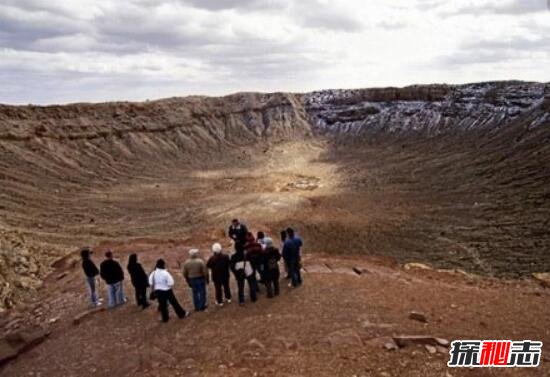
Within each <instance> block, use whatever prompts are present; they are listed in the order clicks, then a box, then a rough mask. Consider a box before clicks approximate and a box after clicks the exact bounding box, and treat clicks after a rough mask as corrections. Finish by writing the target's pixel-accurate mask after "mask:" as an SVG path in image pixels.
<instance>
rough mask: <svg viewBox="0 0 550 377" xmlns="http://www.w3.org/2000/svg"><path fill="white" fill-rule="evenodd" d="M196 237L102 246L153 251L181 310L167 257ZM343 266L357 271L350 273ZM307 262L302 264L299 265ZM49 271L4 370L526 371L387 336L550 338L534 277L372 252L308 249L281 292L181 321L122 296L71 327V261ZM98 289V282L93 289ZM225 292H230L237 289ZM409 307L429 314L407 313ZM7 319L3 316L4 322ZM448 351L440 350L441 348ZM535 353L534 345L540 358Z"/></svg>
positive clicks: (81, 302) (80, 299)
mask: <svg viewBox="0 0 550 377" xmlns="http://www.w3.org/2000/svg"><path fill="white" fill-rule="evenodd" d="M209 243H210V241H208V240H205V239H204V238H196V239H190V240H186V241H174V242H168V243H167V242H163V241H160V240H157V241H155V240H138V241H134V242H131V243H122V244H120V243H115V244H103V245H101V246H100V247H98V248H97V254H99V253H100V252H101V251H102V250H104V249H105V248H107V247H112V248H114V249H115V250H116V252H117V255H118V256H119V257H120V258H121V260H122V261H123V264H125V262H126V259H127V254H128V253H129V252H131V251H137V252H138V253H139V255H140V258H141V259H142V262H143V264H144V266H146V269H149V268H150V267H151V266H152V265H153V262H154V260H155V259H156V258H157V257H158V256H160V255H162V256H164V257H165V258H166V259H167V261H168V266H169V269H170V270H171V271H172V272H173V273H174V275H175V276H176V287H177V289H176V294H177V296H178V297H179V298H180V300H181V301H182V302H183V305H184V307H185V308H190V307H191V304H190V299H189V292H188V289H187V288H186V287H184V283H183V279H182V278H181V275H180V273H179V272H178V271H177V270H178V268H177V263H178V261H181V260H182V259H183V258H184V256H185V251H186V250H187V248H188V247H189V246H191V245H200V246H201V247H202V248H203V249H204V248H206V247H207V245H208V244H209ZM353 267H355V268H356V269H357V270H359V271H362V273H361V274H357V273H356V272H354V271H353ZM307 271H309V272H307ZM65 272H66V273H67V274H66V275H64V276H63V277H62V278H61V279H59V280H57V279H58V277H59V275H56V276H51V277H50V279H49V280H48V281H47V283H46V285H45V287H44V289H43V290H42V291H41V297H40V298H39V300H37V304H36V306H30V307H29V308H28V309H29V311H30V312H31V313H34V314H32V315H31V316H30V317H26V319H24V320H22V321H21V322H20V324H19V325H20V326H21V327H24V326H27V325H29V324H30V323H32V322H34V323H36V324H41V325H42V326H44V327H48V328H50V329H51V330H52V333H51V335H50V336H49V337H48V338H47V339H46V340H45V341H44V342H43V343H42V344H40V345H39V346H37V347H36V348H34V349H33V350H31V351H29V352H28V353H25V354H23V355H21V356H20V357H19V358H18V359H16V360H15V361H13V362H11V363H10V364H8V365H7V366H6V367H5V368H4V369H3V370H2V375H3V376H42V377H50V376H52V377H53V376H59V375H60V374H63V375H65V376H81V375H83V374H93V375H95V376H113V375H119V376H127V375H134V376H174V375H181V376H193V375H196V376H199V375H200V376H203V375H212V376H227V375H230V376H231V375H235V376H237V375H238V376H250V375H258V376H269V375H277V376H279V375H283V376H306V375H321V376H334V375H339V376H354V375H357V376H419V375H423V376H449V375H450V376H493V375H494V376H496V375H497V374H498V375H499V376H523V375H525V376H545V375H548V373H549V372H550V369H548V365H547V361H548V358H547V357H545V359H544V361H543V362H542V363H541V367H540V368H538V369H532V370H526V369H524V370H519V369H507V370H474V371H469V370H449V369H447V367H446V362H447V360H448V355H447V354H445V353H435V354H430V353H429V352H428V351H427V350H426V349H425V348H424V347H423V346H408V347H405V348H402V349H399V350H387V349H385V348H384V343H385V342H387V339H388V337H391V336H395V335H403V334H407V335H429V336H434V337H440V338H445V339H448V340H453V339H514V340H522V339H536V340H542V341H544V342H545V343H547V342H550V330H549V329H550V322H549V321H550V309H549V308H550V306H549V305H548V302H549V300H550V292H548V290H544V289H542V288H541V287H539V286H538V285H537V284H535V283H534V282H532V281H524V282H522V281H499V280H487V279H481V278H477V277H474V276H466V275H463V274H459V273H450V272H437V271H424V270H411V271H404V270H402V269H400V268H399V267H397V266H395V265H392V264H391V263H388V262H385V261H384V260H382V259H377V258H357V257H338V258H337V257H334V256H329V255H322V254H309V255H308V256H307V259H306V261H305V271H304V279H305V284H304V286H303V287H302V288H299V289H296V290H293V289H291V288H288V287H286V284H284V283H283V288H282V292H281V295H280V296H279V297H277V298H275V299H272V300H269V299H267V298H266V297H265V296H260V299H259V301H258V302H257V303H255V304H252V303H249V302H247V304H246V306H245V307H239V306H238V305H235V304H234V303H233V304H230V305H228V306H227V307H224V308H216V307H214V306H213V303H212V300H213V298H212V287H210V288H209V301H210V308H209V309H208V310H207V311H206V312H204V313H194V314H192V315H191V316H190V317H189V318H187V319H185V320H178V319H176V318H175V317H174V316H173V317H172V318H171V321H170V322H169V323H168V324H161V323H159V322H158V313H157V312H156V310H154V308H149V309H147V310H145V311H142V310H141V309H139V308H137V307H136V306H135V305H134V303H133V299H132V296H131V294H132V291H131V288H130V287H129V286H128V282H126V283H127V284H126V292H127V294H128V296H129V298H130V300H129V303H128V304H127V305H125V306H123V307H121V308H118V309H115V310H112V311H102V312H99V313H96V314H93V315H91V316H90V317H88V318H86V319H84V320H82V321H81V323H79V324H77V325H74V324H73V318H75V316H77V315H78V314H79V313H81V312H83V311H85V310H86V308H87V294H86V289H85V285H84V282H83V279H82V274H81V271H80V268H79V266H78V265H77V266H75V267H72V268H71V267H69V268H68V269H67V270H66V271H65ZM102 288H103V287H102ZM233 288H234V293H235V292H236V290H235V287H233ZM411 311H418V312H421V313H423V314H424V315H425V316H426V317H427V320H428V322H427V324H424V323H421V322H418V321H414V320H411V319H409V318H408V316H409V313H410V312H411ZM4 323H5V322H4ZM443 352H446V350H443ZM544 355H545V352H544V351H543V356H544Z"/></svg>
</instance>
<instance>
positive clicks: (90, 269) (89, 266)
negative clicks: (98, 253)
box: [80, 247, 101, 306]
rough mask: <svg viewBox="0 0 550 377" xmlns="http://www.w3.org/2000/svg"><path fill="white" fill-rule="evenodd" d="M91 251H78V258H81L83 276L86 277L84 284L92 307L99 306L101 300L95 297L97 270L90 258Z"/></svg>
mask: <svg viewBox="0 0 550 377" xmlns="http://www.w3.org/2000/svg"><path fill="white" fill-rule="evenodd" d="M91 254H92V251H91V250H90V249H89V248H87V247H86V248H84V249H82V250H81V251H80V257H81V258H82V269H83V270H84V275H86V283H87V284H88V288H89V290H90V301H91V302H92V305H93V306H100V305H101V299H99V298H98V297H97V292H96V279H97V275H99V270H98V269H97V267H96V265H95V263H94V262H93V261H92V258H91Z"/></svg>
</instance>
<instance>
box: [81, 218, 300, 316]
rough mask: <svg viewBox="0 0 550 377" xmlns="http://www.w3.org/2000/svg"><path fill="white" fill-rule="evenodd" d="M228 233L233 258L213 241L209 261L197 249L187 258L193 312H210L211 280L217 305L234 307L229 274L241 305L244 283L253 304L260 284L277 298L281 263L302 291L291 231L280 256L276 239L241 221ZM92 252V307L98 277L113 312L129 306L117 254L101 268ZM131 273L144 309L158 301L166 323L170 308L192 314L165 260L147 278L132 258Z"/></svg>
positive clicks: (88, 270) (284, 234)
mask: <svg viewBox="0 0 550 377" xmlns="http://www.w3.org/2000/svg"><path fill="white" fill-rule="evenodd" d="M228 235H229V237H230V238H231V240H232V243H233V246H234V252H233V254H232V255H231V256H230V255H228V254H226V253H225V252H224V251H223V248H222V246H221V244H220V243H215V244H213V245H212V253H213V254H212V256H211V257H210V258H209V259H208V260H207V261H204V260H203V259H202V258H201V257H200V252H199V250H198V249H191V250H189V258H188V259H187V260H186V261H185V262H184V263H183V266H182V275H183V278H184V279H185V281H186V283H187V285H188V286H189V287H190V288H191V291H192V297H193V306H194V308H195V311H204V310H206V308H207V306H208V302H207V286H208V284H209V283H210V281H212V282H213V283H214V290H215V302H216V305H218V306H223V305H224V304H225V303H231V297H232V296H231V287H230V279H231V273H232V274H233V276H234V278H235V280H236V282H237V290H238V301H239V304H240V305H244V302H245V285H248V291H249V296H250V301H251V302H255V301H256V300H257V295H258V294H259V293H260V292H261V288H260V286H261V285H263V286H265V290H266V295H267V297H268V298H273V297H274V296H277V295H279V292H280V287H279V280H280V269H279V261H280V260H281V259H283V261H284V266H285V271H286V278H287V279H288V280H289V281H290V283H289V286H291V287H299V286H300V285H301V284H302V277H301V273H300V269H301V248H302V245H303V241H302V239H301V238H300V237H299V236H298V235H297V234H296V233H295V232H294V230H293V229H292V228H287V229H285V230H283V231H281V234H280V235H281V245H282V253H281V252H280V251H279V249H278V248H277V247H275V243H274V241H273V239H272V238H270V237H267V236H266V235H265V234H264V232H261V231H260V232H258V233H257V234H256V236H254V235H253V234H252V233H251V232H250V231H249V230H248V228H247V227H246V225H245V224H242V223H240V222H239V220H238V219H233V220H232V221H231V225H230V226H229V230H228ZM91 254H92V251H91V250H90V249H89V248H84V249H82V251H81V257H82V268H83V270H84V274H85V275H86V281H87V284H88V287H89V290H90V300H91V303H92V305H93V306H99V305H101V304H102V302H101V299H100V298H99V297H98V295H97V284H98V282H99V281H100V280H98V279H97V278H98V276H99V277H100V278H101V280H103V281H104V282H105V284H106V285H107V297H108V304H107V306H108V307H109V308H114V307H116V306H118V305H122V304H124V303H126V302H127V299H126V296H125V294H124V289H123V281H124V271H123V269H122V267H121V266H120V264H119V263H118V262H117V261H116V260H115V259H114V257H113V252H112V251H110V250H109V251H107V252H106V253H105V260H104V261H103V262H101V264H100V266H99V269H98V268H97V267H96V265H95V264H94V262H93V261H92V259H91ZM127 270H128V273H129V274H130V278H131V282H132V285H133V287H134V291H135V299H136V303H137V305H139V306H141V307H142V308H143V309H145V308H147V307H148V306H150V303H149V302H150V301H151V300H157V301H158V310H159V311H160V313H161V320H162V321H163V322H167V321H168V320H169V313H168V305H170V306H172V308H173V310H174V312H175V313H176V315H177V316H178V317H179V318H185V317H186V316H187V315H188V312H187V311H186V310H185V309H183V307H182V306H181V305H180V303H179V301H178V299H177V298H176V296H175V295H174V292H173V286H174V278H173V276H172V275H171V274H170V272H168V270H167V269H166V262H165V261H164V260H163V259H158V260H157V262H156V265H155V269H154V271H152V272H151V273H150V274H149V275H147V274H146V273H145V270H144V269H143V266H142V265H141V264H140V263H139V262H138V258H137V254H131V255H130V256H129V258H128V265H127ZM149 288H150V290H149V295H148V294H147V290H148V289H149Z"/></svg>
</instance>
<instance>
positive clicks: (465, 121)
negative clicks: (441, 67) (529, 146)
mask: <svg viewBox="0 0 550 377" xmlns="http://www.w3.org/2000/svg"><path fill="white" fill-rule="evenodd" d="M545 96H546V99H545ZM549 96H550V85H549V84H540V83H521V82H493V83H479V84H468V85H459V86H449V85H428V86H411V87H406V88H403V89H396V88H387V89H357V90H324V91H319V92H313V93H310V94H307V95H305V96H304V101H305V106H306V109H307V111H308V114H309V115H310V117H311V121H312V124H313V125H314V128H315V130H316V131H317V132H320V133H331V134H362V133H372V132H385V133H389V134H403V133H411V134H414V133H419V134H423V135H426V136H435V135H438V134H443V133H446V132H451V133H454V132H459V131H467V130H488V129H499V128H502V127H505V126H506V125H507V124H510V123H512V122H514V121H517V120H518V119H521V118H522V116H526V115H528V114H531V113H532V112H536V113H535V114H532V116H531V118H530V119H529V120H528V123H527V124H526V127H528V128H533V127H537V126H539V125H541V124H543V123H545V122H548V121H549V119H550V116H549V115H548V109H547V107H548V105H549V103H550V99H549V98H550V97H549Z"/></svg>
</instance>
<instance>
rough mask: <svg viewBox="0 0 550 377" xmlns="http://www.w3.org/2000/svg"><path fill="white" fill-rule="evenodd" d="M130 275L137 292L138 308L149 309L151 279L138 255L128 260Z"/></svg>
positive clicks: (133, 255) (131, 256) (132, 255)
mask: <svg viewBox="0 0 550 377" xmlns="http://www.w3.org/2000/svg"><path fill="white" fill-rule="evenodd" d="M127 268H128V273H129V274H130V278H131V281H132V285H133V286H134V290H135V291H136V302H137V304H138V306H141V307H142V308H143V309H146V308H147V307H149V303H148V302H147V288H148V287H149V279H148V278H147V274H146V273H145V271H144V270H143V267H142V266H141V264H140V263H138V261H137V254H135V253H134V254H131V255H130V258H129V259H128V266H127Z"/></svg>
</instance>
